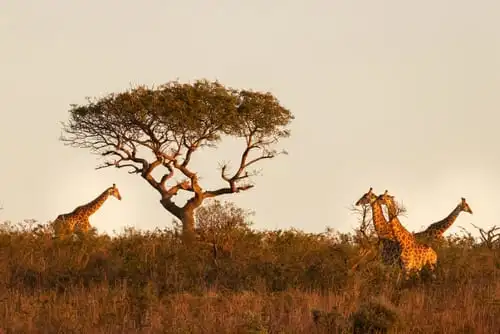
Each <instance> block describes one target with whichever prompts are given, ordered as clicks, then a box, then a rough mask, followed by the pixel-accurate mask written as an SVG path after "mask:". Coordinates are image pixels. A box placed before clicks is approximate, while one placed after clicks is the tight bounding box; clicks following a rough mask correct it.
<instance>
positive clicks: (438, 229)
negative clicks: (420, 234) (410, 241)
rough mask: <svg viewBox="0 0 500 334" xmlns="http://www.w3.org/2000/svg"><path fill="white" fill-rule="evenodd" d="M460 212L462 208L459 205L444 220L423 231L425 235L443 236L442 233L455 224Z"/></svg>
mask: <svg viewBox="0 0 500 334" xmlns="http://www.w3.org/2000/svg"><path fill="white" fill-rule="evenodd" d="M461 211H462V206H461V205H460V204H459V205H457V207H456V208H455V209H454V210H453V211H452V212H451V213H450V214H449V215H448V216H447V217H446V218H444V219H443V220H440V221H438V222H436V223H433V224H432V225H431V226H429V228H428V229H427V230H426V231H425V234H428V235H429V236H441V235H443V233H444V232H445V231H446V230H447V229H449V228H450V226H451V225H452V224H453V223H454V222H455V220H456V219H457V217H458V215H459V214H460V212H461Z"/></svg>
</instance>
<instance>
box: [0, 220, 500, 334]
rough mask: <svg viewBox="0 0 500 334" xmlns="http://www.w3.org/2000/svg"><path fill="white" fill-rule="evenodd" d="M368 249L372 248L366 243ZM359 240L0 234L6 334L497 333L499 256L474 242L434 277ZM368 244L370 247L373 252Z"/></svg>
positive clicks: (442, 262)
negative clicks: (391, 261) (413, 273)
mask: <svg viewBox="0 0 500 334" xmlns="http://www.w3.org/2000/svg"><path fill="white" fill-rule="evenodd" d="M372 241H374V240H372ZM363 244H364V246H361V243H360V241H359V235H357V234H356V233H353V234H339V233H335V232H332V231H329V232H327V233H326V232H325V233H322V234H308V233H304V232H301V231H296V230H286V231H257V230H253V229H251V228H250V227H249V226H247V225H245V224H226V223H224V224H214V223H212V224H211V225H210V226H208V225H204V226H201V227H200V242H198V243H196V244H194V245H191V246H186V245H185V244H183V243H182V242H181V241H180V238H179V236H178V233H177V231H176V230H175V229H171V230H156V231H154V232H141V231H136V230H133V229H128V230H125V231H124V232H123V233H121V234H120V235H118V236H116V237H113V238H111V237H109V236H107V235H97V234H96V235H90V236H88V237H85V238H81V239H76V240H57V239H53V238H52V237H51V236H50V235H48V234H46V233H44V232H36V231H34V230H33V229H32V228H31V227H29V226H25V225H23V226H21V227H19V225H16V226H14V225H12V224H9V223H5V224H4V225H3V226H2V228H1V229H0V301H1V302H0V326H2V328H3V330H4V332H6V333H335V332H338V333H342V332H346V333H352V332H358V333H368V332H376V331H377V330H378V331H380V332H389V333H391V332H397V333H475V334H479V333H496V332H497V330H498V328H500V249H499V247H496V245H495V247H486V246H484V245H482V244H480V243H478V242H476V241H474V240H473V239H472V238H471V237H470V236H469V237H467V236H464V237H450V238H448V239H447V240H445V241H444V242H441V243H440V244H439V245H438V246H436V249H437V251H438V254H439V266H438V269H437V272H436V277H435V278H431V277H430V275H426V273H425V272H424V274H423V276H422V278H421V279H420V280H417V279H415V280H411V281H409V282H397V274H398V270H397V269H395V268H387V267H384V266H383V265H382V264H381V263H380V261H379V260H378V259H377V257H376V256H375V255H374V254H376V252H375V253H368V255H365V256H364V257H363V256H362V254H363V252H362V250H363V249H367V248H366V242H364V243H363ZM371 244H372V245H374V243H371Z"/></svg>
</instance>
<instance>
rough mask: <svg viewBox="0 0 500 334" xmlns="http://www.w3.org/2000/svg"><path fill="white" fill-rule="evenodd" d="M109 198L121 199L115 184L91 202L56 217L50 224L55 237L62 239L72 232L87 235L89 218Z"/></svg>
mask: <svg viewBox="0 0 500 334" xmlns="http://www.w3.org/2000/svg"><path fill="white" fill-rule="evenodd" d="M109 196H114V197H116V198H118V199H119V200H121V199H122V197H121V195H120V192H119V191H118V188H117V187H116V184H114V183H113V186H111V187H109V188H108V189H106V190H104V192H102V193H101V194H100V195H99V196H97V198H95V199H94V200H93V201H91V202H89V203H87V204H84V205H80V206H79V207H77V208H76V209H74V210H73V211H72V212H70V213H64V214H60V215H59V216H57V218H56V220H54V222H53V223H52V226H53V227H54V232H55V234H56V236H58V237H63V236H65V235H69V234H72V233H73V232H75V230H76V231H78V232H83V233H87V232H88V230H89V229H90V222H89V217H90V216H91V215H92V214H94V213H95V212H96V211H97V210H99V208H100V207H101V206H102V205H103V204H104V202H105V201H106V200H107V199H108V197H109Z"/></svg>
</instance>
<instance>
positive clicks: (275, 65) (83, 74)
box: [0, 0, 500, 233]
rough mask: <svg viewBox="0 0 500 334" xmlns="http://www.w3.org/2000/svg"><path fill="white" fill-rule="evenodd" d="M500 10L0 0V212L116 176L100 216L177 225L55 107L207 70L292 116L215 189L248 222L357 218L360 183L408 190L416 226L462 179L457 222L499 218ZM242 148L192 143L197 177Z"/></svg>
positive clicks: (10, 216)
mask: <svg viewBox="0 0 500 334" xmlns="http://www.w3.org/2000/svg"><path fill="white" fill-rule="evenodd" d="M498 13H500V2H499V1H495V0H491V1H485V0H484V1H465V0H453V1H451V0H449V1H448V0H441V1H427V0H426V1H411V2H410V1H396V0H393V1H382V0H379V1H369V0H365V1H355V0H348V1H347V0H346V1H333V0H332V1H318V0H310V1H292V0H287V1H284V0H274V1H263V0H253V1H229V0H226V1H217V0H212V1H210V0H204V1H202V0H197V1H194V0H193V1H190V0H184V1H167V0H163V1H159V0H158V1H152V0H151V1H111V0H100V1H62V0H59V1H55V0H46V1H27V0H18V1H6V0H3V1H0V42H1V45H2V51H1V52H0V73H1V75H0V94H1V99H0V107H1V109H0V110H1V114H0V115H1V122H0V157H1V165H0V203H1V204H2V205H3V207H4V210H3V211H0V220H11V221H21V220H23V219H32V218H34V219H37V220H39V221H40V222H47V221H49V220H51V219H54V218H55V217H56V216H57V215H58V214H60V213H65V212H70V211H71V210H73V209H74V208H75V207H76V206H78V205H81V204H83V203H86V202H88V201H90V200H92V199H93V198H94V197H95V196H97V195H98V194H99V193H101V192H102V191H103V190H104V189H105V188H107V187H109V186H110V185H111V184H112V183H113V182H115V183H116V184H117V186H118V187H119V189H120V191H121V194H122V196H123V200H122V201H121V202H119V201H117V200H116V199H114V198H113V199H110V200H109V201H108V202H106V203H105V204H104V206H103V207H102V208H101V210H100V211H99V212H97V213H96V214H95V215H94V216H92V217H91V223H92V224H93V225H95V226H96V227H97V228H98V229H99V231H101V232H102V231H106V232H111V231H112V230H118V231H120V230H121V229H122V228H123V227H124V226H135V227H137V228H141V229H151V228H154V227H160V228H163V227H165V226H170V225H171V221H172V216H171V215H170V214H169V213H168V212H167V211H165V210H164V209H163V208H162V206H161V205H160V203H159V195H158V194H157V193H156V191H155V190H153V189H152V188H151V187H150V186H149V185H148V184H147V183H146V182H145V181H144V180H143V179H141V178H140V177H139V176H136V175H129V174H127V173H126V172H125V171H124V170H113V169H109V170H99V171H96V170H94V167H95V166H96V165H97V164H98V163H99V161H98V160H96V158H97V156H94V155H91V154H90V152H89V151H87V150H84V149H75V148H70V147H66V146H64V145H63V144H62V143H61V142H60V141H59V140H58V138H59V136H60V134H61V126H60V122H61V121H66V120H67V119H68V109H69V105H70V104H71V103H84V102H85V100H84V98H85V97H86V96H102V95H103V94H107V93H111V92H118V91H122V90H124V89H127V88H129V87H130V86H131V85H137V84H146V85H152V84H155V85H158V84H162V83H165V82H167V81H170V80H175V79H179V80H180V81H183V82H186V81H191V82H192V81H193V80H195V79H201V78H207V79H209V80H215V79H218V80H219V81H220V82H221V83H223V84H225V85H228V86H231V87H235V88H251V89H254V90H260V91H271V92H272V93H273V94H275V95H276V96H277V97H278V98H279V99H280V101H281V102H282V104H283V105H284V106H286V107H287V108H289V109H290V110H291V111H292V112H293V113H294V115H295V117H296V119H295V120H294V122H293V124H292V136H291V138H290V139H288V140H286V141H283V142H282V145H281V147H283V148H286V149H287V150H288V151H289V153H290V154H289V155H288V156H280V157H278V158H276V159H274V160H272V161H266V162H264V163H262V164H261V165H260V167H262V168H263V175H262V176H261V177H258V178H256V179H255V182H256V187H255V188H254V189H252V190H250V191H248V192H246V193H242V194H236V195H229V196H223V197H220V199H221V200H226V199H227V200H231V201H234V202H235V203H236V204H237V205H239V206H241V207H243V208H247V209H251V210H255V211H256V216H255V217H254V220H255V226H256V227H257V228H269V229H275V228H289V227H296V228H299V229H303V230H306V231H310V232H320V231H323V230H324V229H325V227H326V226H331V227H334V228H336V229H339V230H341V231H349V230H351V228H352V227H354V226H355V225H356V218H355V216H353V215H352V214H350V212H349V210H348V209H347V208H348V207H349V206H350V205H351V204H353V203H354V202H355V201H356V200H357V199H358V198H359V197H360V196H361V195H362V194H363V193H364V192H366V191H367V190H368V188H369V187H370V186H373V187H374V189H375V191H376V192H378V193H380V192H383V191H384V190H385V189H388V190H389V191H390V192H391V193H392V194H393V195H395V196H396V198H397V199H398V200H402V201H403V203H404V204H405V205H406V207H407V209H408V218H405V219H403V220H402V222H403V224H405V225H406V226H407V227H408V229H409V230H419V229H420V228H421V227H422V226H424V225H427V224H429V223H431V222H432V221H435V220H438V219H441V218H443V217H445V216H446V215H447V214H448V213H449V212H450V211H451V210H452V209H453V208H454V207H455V206H456V205H457V204H458V203H459V200H460V197H462V196H464V197H466V198H467V201H468V203H469V205H470V206H471V208H472V210H473V211H474V215H472V216H471V215H469V214H466V213H463V214H462V215H461V216H460V217H459V218H458V220H457V222H456V223H455V225H454V227H453V228H452V229H450V232H451V233H453V232H458V231H459V229H458V226H465V227H467V228H470V227H471V225H470V223H474V224H476V225H479V226H483V227H488V226H491V225H493V224H498V223H499V221H498V220H499V219H498V218H497V214H498V209H497V207H498V203H497V202H496V200H497V199H499V197H498V195H497V192H496V190H497V189H498V188H499V187H500V173H499V172H498V171H499V167H500V151H499V150H498V143H499V141H500V131H499V129H498V125H499V121H500V114H499V113H498V107H499V106H500V94H499V91H500V20H499V19H498ZM240 153H241V149H240V147H238V146H237V145H226V146H224V147H223V148H222V149H221V150H219V151H217V152H213V154H211V155H207V156H206V157H205V156H203V157H202V158H199V159H198V160H196V161H195V162H196V164H195V165H196V166H200V168H199V171H200V174H201V176H202V177H203V180H202V182H204V184H203V185H205V187H206V188H210V187H212V186H213V187H215V186H218V185H219V186H220V185H224V184H223V183H222V182H221V181H220V180H219V178H218V171H217V166H218V161H217V160H231V161H236V160H237V159H238V155H239V154H240ZM210 157H212V158H210Z"/></svg>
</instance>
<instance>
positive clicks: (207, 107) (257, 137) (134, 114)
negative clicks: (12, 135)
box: [61, 80, 294, 235]
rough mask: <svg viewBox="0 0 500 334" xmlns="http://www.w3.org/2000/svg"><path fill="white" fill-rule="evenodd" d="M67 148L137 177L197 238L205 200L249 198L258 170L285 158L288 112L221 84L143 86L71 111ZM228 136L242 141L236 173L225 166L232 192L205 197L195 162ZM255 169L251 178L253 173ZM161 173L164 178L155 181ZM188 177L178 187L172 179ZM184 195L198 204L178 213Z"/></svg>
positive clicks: (269, 98)
mask: <svg viewBox="0 0 500 334" xmlns="http://www.w3.org/2000/svg"><path fill="white" fill-rule="evenodd" d="M69 113H70V116H69V121H68V122H66V123H63V135H62V136H61V140H62V141H63V142H64V143H65V144H66V145H71V146H73V147H80V148H87V149H90V150H91V152H92V153H95V154H99V155H102V156H103V157H104V159H105V161H104V164H103V165H100V166H98V167H97V168H96V169H99V168H106V167H115V168H126V169H128V171H129V173H131V174H134V173H135V174H138V175H140V176H141V177H142V178H143V179H144V180H146V181H147V182H148V183H149V185H150V186H152V187H153V188H154V189H156V190H157V191H158V193H159V194H160V196H161V199H160V203H161V204H162V205H163V207H164V208H165V209H166V210H168V212H170V213H171V214H172V215H174V216H175V217H177V218H178V219H179V220H180V221H181V222H182V226H183V233H185V234H186V235H188V234H191V235H192V234H193V232H194V225H195V219H194V212H195V210H196V209H197V208H198V207H200V206H201V205H202V203H203V201H204V200H205V199H207V198H212V197H216V196H220V195H224V194H233V193H238V192H240V191H244V190H248V189H250V188H252V187H253V186H254V185H253V183H252V182H251V180H250V178H251V177H252V176H254V175H255V174H256V173H257V172H256V170H255V169H253V168H254V167H255V166H254V165H255V164H256V163H257V162H259V161H261V160H264V159H271V158H274V157H275V156H277V155H278V154H279V153H286V152H285V151H282V152H278V151H277V150H276V149H275V144H277V143H278V141H279V139H281V138H285V137H288V136H289V135H290V131H289V129H288V128H287V126H288V125H289V123H290V122H291V121H292V120H293V118H294V117H293V115H292V114H291V113H290V111H289V110H288V109H286V108H284V107H283V106H281V105H280V103H279V101H278V100H277V99H276V98H275V97H274V96H273V95H272V94H270V93H261V92H254V91H250V90H236V89H232V88H226V87H224V86H223V85H221V84H220V83H219V82H209V81H207V80H199V81H196V82H195V83H193V84H181V83H179V82H177V81H171V82H168V83H166V84H164V85H162V86H159V87H157V88H147V87H145V86H139V87H137V88H133V89H130V90H128V91H125V92H122V93H116V94H109V95H107V96H105V97H103V98H100V99H98V98H87V103H86V104H84V105H75V104H72V105H71V109H70V110H69ZM227 136H232V137H236V138H239V139H241V140H243V141H244V143H245V148H244V149H243V150H242V153H241V156H240V157H239V165H238V166H237V167H236V168H235V170H234V171H233V172H232V173H229V168H228V166H227V165H226V164H224V165H222V168H221V178H222V181H223V182H224V183H225V184H226V185H225V186H222V187H220V188H218V189H213V190H204V189H203V187H202V186H201V185H200V182H199V179H198V175H197V173H196V172H195V171H194V170H192V168H191V166H190V162H191V160H192V157H193V155H194V154H195V153H196V152H198V151H199V150H200V149H201V148H204V147H212V148H216V147H217V145H218V144H219V143H220V141H221V140H222V139H223V138H224V137H227ZM250 167H252V170H250V169H249V168H250ZM157 168H163V170H164V174H163V175H162V176H161V177H159V178H155V177H153V174H152V173H153V171H155V170H157ZM176 174H179V175H181V176H182V177H183V180H181V181H177V182H176V181H174V175H176ZM179 191H184V192H189V193H191V194H192V196H191V197H190V198H189V199H188V200H187V202H186V204H185V205H183V206H180V205H178V204H176V203H175V201H174V197H175V196H176V195H177V194H178V192H179Z"/></svg>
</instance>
